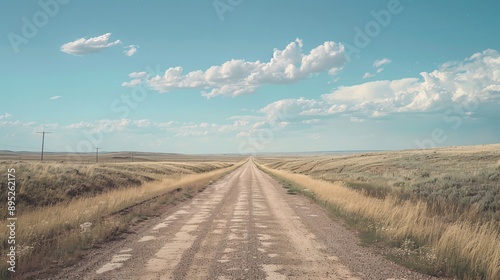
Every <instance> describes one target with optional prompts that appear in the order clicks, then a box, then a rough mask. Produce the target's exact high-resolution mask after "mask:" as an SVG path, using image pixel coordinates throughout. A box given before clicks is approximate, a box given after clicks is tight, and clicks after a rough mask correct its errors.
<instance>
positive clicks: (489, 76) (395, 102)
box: [260, 50, 500, 122]
mask: <svg viewBox="0 0 500 280" xmlns="http://www.w3.org/2000/svg"><path fill="white" fill-rule="evenodd" d="M498 101H500V54H499V53H498V52H497V51H495V50H485V51H483V52H481V53H478V54H474V55H473V56H471V57H470V58H468V59H465V60H464V61H458V62H449V63H445V64H443V65H442V66H441V67H439V68H438V69H437V70H435V71H432V72H422V73H420V78H404V79H399V80H381V81H373V82H367V83H362V84H358V85H353V86H343V87H339V88H337V89H335V90H333V91H332V92H331V93H329V94H324V95H323V96H322V97H321V98H320V99H304V98H298V99H283V100H279V101H275V102H273V103H271V104H269V105H267V106H265V107H264V108H262V109H261V111H260V112H262V113H264V114H265V115H266V116H267V119H271V120H272V119H279V118H280V117H281V118H282V117H283V116H285V117H286V118H287V119H289V120H293V119H295V118H298V119H300V120H301V121H302V122H303V121H304V120H303V118H304V117H308V118H314V117H315V116H338V115H339V114H340V115H347V116H349V115H351V116H352V115H353V114H356V115H355V117H354V116H352V118H350V121H353V122H358V121H360V120H361V119H362V118H380V117H385V116H389V115H391V114H398V113H415V112H419V113H426V112H438V111H444V110H446V109H449V108H452V107H453V106H457V105H462V104H467V102H469V103H471V104H474V105H475V106H469V107H479V105H481V104H489V106H493V105H492V104H498ZM464 110H465V109H464ZM465 115H471V114H470V113H469V114H467V113H466V114H465ZM301 118H302V119H301Z"/></svg>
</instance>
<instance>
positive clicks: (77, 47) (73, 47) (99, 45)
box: [61, 33, 121, 55]
mask: <svg viewBox="0 0 500 280" xmlns="http://www.w3.org/2000/svg"><path fill="white" fill-rule="evenodd" d="M110 37H111V33H106V34H104V35H101V36H97V37H93V38H89V39H85V38H80V39H77V40H75V41H73V42H69V43H66V44H64V45H62V46H61V51H62V52H65V53H68V54H72V55H86V54H91V53H97V52H99V51H101V50H103V49H106V48H109V47H112V46H115V45H118V44H121V41H120V40H116V41H114V42H109V38H110Z"/></svg>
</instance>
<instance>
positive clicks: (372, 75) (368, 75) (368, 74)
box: [363, 72, 375, 79]
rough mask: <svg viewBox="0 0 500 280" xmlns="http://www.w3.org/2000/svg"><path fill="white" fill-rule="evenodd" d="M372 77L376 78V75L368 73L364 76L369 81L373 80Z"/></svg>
mask: <svg viewBox="0 0 500 280" xmlns="http://www.w3.org/2000/svg"><path fill="white" fill-rule="evenodd" d="M372 77H375V74H372V73H370V72H366V73H365V74H364V75H363V79H368V78H372Z"/></svg>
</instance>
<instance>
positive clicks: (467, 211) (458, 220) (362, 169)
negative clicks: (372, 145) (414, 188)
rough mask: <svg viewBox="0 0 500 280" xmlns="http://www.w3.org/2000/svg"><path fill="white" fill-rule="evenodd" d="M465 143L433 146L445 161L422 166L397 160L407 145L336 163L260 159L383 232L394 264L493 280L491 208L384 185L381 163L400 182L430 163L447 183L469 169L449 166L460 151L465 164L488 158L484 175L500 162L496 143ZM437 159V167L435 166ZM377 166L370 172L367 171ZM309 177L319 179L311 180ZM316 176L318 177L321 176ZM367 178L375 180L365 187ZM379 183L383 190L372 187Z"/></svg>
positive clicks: (499, 266)
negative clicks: (435, 199) (479, 145)
mask: <svg viewBox="0 0 500 280" xmlns="http://www.w3.org/2000/svg"><path fill="white" fill-rule="evenodd" d="M496 147H498V145H496ZM472 150H474V152H470V150H467V149H462V150H460V151H461V153H454V151H450V152H447V151H445V150H440V151H438V152H437V153H438V154H440V153H445V152H446V153H447V154H446V155H445V156H443V157H445V158H447V159H449V160H450V161H443V163H442V164H440V163H439V161H436V162H435V163H433V162H429V163H427V165H426V166H420V167H415V166H414V165H418V164H425V162H422V161H417V162H414V161H411V162H406V163H404V161H405V160H408V157H409V156H411V153H412V152H399V153H385V154H384V153H380V154H372V155H368V156H367V155H365V156H359V155H357V156H350V157H342V158H341V159H340V160H339V162H341V164H337V165H336V163H335V159H333V160H332V158H328V159H326V158H322V159H317V158H316V159H314V160H311V159H289V160H288V161H287V160H283V159H280V160H279V161H278V160H275V159H274V160H273V159H271V160H269V159H268V160H261V161H262V162H267V166H268V167H274V168H282V169H288V170H278V169H272V168H271V169H270V168H267V169H266V168H264V169H266V171H267V172H270V173H271V174H274V175H275V176H278V177H280V178H283V179H285V180H288V181H291V182H294V183H295V184H297V185H299V186H300V187H302V188H307V189H309V190H311V191H312V192H313V193H314V195H315V197H316V199H318V200H319V201H324V202H326V203H327V204H328V205H329V207H330V208H331V209H332V210H333V212H335V213H336V214H337V215H339V216H341V217H344V218H346V219H347V220H350V221H351V222H353V221H354V223H357V225H356V227H357V228H359V229H361V230H365V231H371V232H373V233H374V234H375V235H376V236H377V237H378V238H383V240H386V241H388V243H390V244H392V245H394V246H395V248H396V249H394V251H393V257H394V258H397V259H399V261H401V262H402V263H405V264H407V265H410V266H413V267H415V268H419V269H422V270H424V271H425V272H427V273H431V274H436V275H442V274H444V275H448V276H452V277H458V278H461V279H500V246H498V244H500V223H499V222H498V220H496V219H493V218H492V217H498V213H497V209H496V208H490V209H487V210H485V209H484V208H483V207H481V204H480V203H476V204H473V203H472V204H471V205H470V206H469V207H463V206H458V205H455V204H453V203H454V200H453V199H449V198H448V197H446V198H445V199H442V200H441V202H440V204H436V203H434V202H433V201H429V200H427V199H426V197H425V196H417V195H413V196H408V195H407V193H405V191H402V188H403V187H404V186H394V185H391V184H387V183H386V184H384V178H385V177H384V175H383V173H388V172H387V170H391V171H390V173H391V176H387V177H391V178H393V177H392V173H393V172H394V173H397V174H398V175H397V176H401V174H405V175H406V176H408V178H409V180H406V181H409V182H412V180H414V181H413V182H418V181H419V180H421V177H420V176H418V178H415V176H416V174H420V172H422V170H424V172H428V171H426V170H429V171H430V170H432V174H433V175H432V176H435V177H440V176H443V177H449V178H447V179H446V180H447V181H448V182H451V181H454V180H456V181H458V182H459V183H462V182H463V180H462V179H461V178H464V177H467V174H469V173H467V172H468V170H467V169H466V170H462V172H461V173H460V174H456V173H455V172H458V169H457V167H456V166H455V165H458V166H460V165H461V162H462V161H463V160H464V159H463V158H462V157H466V158H467V159H468V161H469V163H478V162H483V164H484V161H487V162H488V163H490V162H491V161H493V164H487V165H486V164H485V166H487V167H488V168H485V169H481V170H482V172H483V173H486V174H490V175H491V174H495V172H496V174H498V172H499V170H500V168H499V167H498V166H497V165H495V164H496V161H498V153H497V150H494V149H490V147H486V148H484V149H480V148H477V147H474V148H473V149H472ZM413 153H415V154H416V155H417V156H418V157H422V155H423V156H424V157H425V156H427V155H428V154H426V153H429V154H434V152H433V151H427V152H422V151H415V152H413ZM415 154H414V155H413V156H415ZM396 156H398V157H399V164H400V165H399V167H400V166H401V164H407V165H411V166H414V167H413V170H410V169H409V168H408V169H407V168H403V169H402V170H397V166H398V165H396V164H394V158H395V157H396ZM363 158H366V159H367V160H366V161H365V160H364V159H363ZM460 158H462V159H461V160H460ZM384 159H385V161H384ZM348 161H351V162H350V163H349V165H348V164H346V162H348ZM381 165H382V167H381ZM438 165H441V167H439V168H438ZM376 166H378V169H376V170H377V171H373V170H374V168H375V167H376ZM476 166H477V165H476ZM333 168H341V169H343V170H342V171H341V172H340V174H341V173H344V172H345V173H346V174H342V175H341V176H345V177H343V178H357V177H359V178H363V180H364V181H361V182H362V183H364V184H362V185H361V186H359V185H354V187H353V184H352V181H351V182H345V181H342V180H339V181H335V180H333V178H337V179H339V177H341V176H339V175H338V174H339V172H338V171H339V170H338V169H337V170H336V172H333V171H332V169H333ZM469 168H470V169H472V168H471V167H469ZM290 169H293V170H294V172H300V173H306V174H308V175H309V174H312V175H311V177H310V176H306V175H304V174H297V173H292V172H290V171H289V170H290ZM346 169H347V170H346ZM318 170H321V171H318ZM356 170H357V171H358V172H359V173H357V172H356ZM367 170H371V171H367ZM476 171H477V170H476ZM377 172H378V175H377V174H375V175H374V173H377ZM412 172H413V173H412ZM381 173H382V175H380V174H381ZM464 173H465V174H464ZM477 173H481V172H477ZM318 175H319V176H318ZM472 175H474V172H472ZM312 176H315V177H319V178H316V179H315V178H312ZM395 176H396V174H395ZM321 177H323V178H326V179H324V180H322V179H321ZM367 178H370V179H371V180H369V179H367ZM472 178H476V180H477V178H478V177H474V176H472ZM486 178H487V177H486ZM490 178H491V177H490ZM327 180H328V181H327ZM373 182H376V183H377V184H379V185H375V186H373V185H372V184H373ZM357 183H360V182H359V181H358V182H357ZM487 183H489V184H490V185H491V186H490V188H489V189H488V190H489V191H492V192H493V193H495V191H498V184H497V183H495V181H493V182H491V180H490V181H487V180H486V179H482V184H487ZM441 186H442V185H440V184H439V183H438V184H435V188H439V187H441ZM407 187H408V185H407ZM368 188H374V189H375V190H377V192H375V190H367V189H368ZM381 188H384V189H383V190H380V189H381ZM491 189H493V190H491ZM381 194H383V195H381ZM479 201H481V200H479ZM488 217H490V218H489V219H488Z"/></svg>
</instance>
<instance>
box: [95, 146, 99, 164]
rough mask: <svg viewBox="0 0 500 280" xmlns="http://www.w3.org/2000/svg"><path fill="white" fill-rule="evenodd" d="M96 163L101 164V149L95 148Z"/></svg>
mask: <svg viewBox="0 0 500 280" xmlns="http://www.w3.org/2000/svg"><path fill="white" fill-rule="evenodd" d="M95 162H96V163H98V162H99V148H95Z"/></svg>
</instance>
